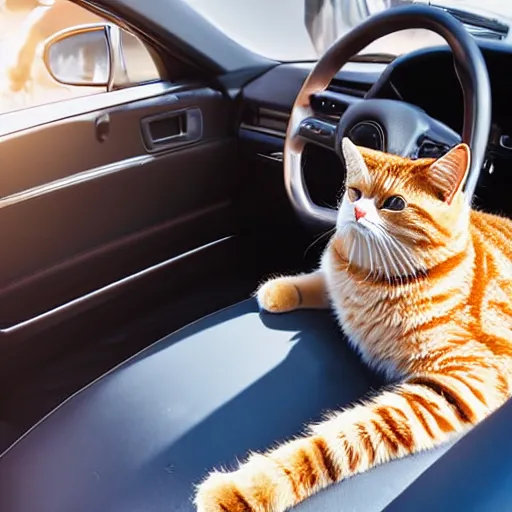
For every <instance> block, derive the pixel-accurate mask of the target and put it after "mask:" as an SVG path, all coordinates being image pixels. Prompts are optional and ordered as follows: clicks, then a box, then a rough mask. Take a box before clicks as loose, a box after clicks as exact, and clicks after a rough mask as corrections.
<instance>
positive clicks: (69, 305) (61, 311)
mask: <svg viewBox="0 0 512 512" xmlns="http://www.w3.org/2000/svg"><path fill="white" fill-rule="evenodd" d="M233 237H234V235H229V236H225V237H223V238H220V239H218V240H214V241H213V242H210V243H208V244H205V245H202V246H200V247H196V248H194V249H191V250H190V251H186V252H184V253H181V254H179V255H178V256H174V257H172V258H169V259H167V260H165V261H162V262H160V263H157V264H155V265H152V266H150V267H147V268H145V269H143V270H140V271H139V272H136V273H134V274H131V275H129V276H126V277H123V278H122V279H118V280H117V281H114V282H112V283H110V284H107V285H105V286H102V287H101V288H98V289H96V290H94V291H92V292H89V293H87V294H85V295H82V296H80V297H77V298H76V299H73V300H70V301H69V302H66V303H65V304H61V305H60V306H57V307H56V308H53V309H50V310H48V311H45V312H44V313H41V314H39V315H37V316H34V317H32V318H29V319H27V320H25V321H23V322H19V323H17V324H15V325H12V326H9V327H5V328H3V329H0V336H6V335H9V334H14V333H18V332H20V331H25V330H28V329H31V328H35V329H34V330H36V331H37V330H38V328H45V327H47V326H48V325H51V324H52V323H53V322H54V321H57V322H61V321H62V319H63V317H67V316H71V315H75V314H77V313H79V312H81V311H83V310H85V309H88V308H90V307H92V306H94V305H95V304H97V303H98V302H103V301H104V300H106V299H107V298H108V297H110V296H111V295H115V294H116V293H117V292H118V291H119V290H120V289H121V288H123V287H125V286H126V285H128V284H131V283H133V282H134V281H138V280H140V279H143V278H145V277H147V276H149V275H150V274H155V273H157V272H158V271H160V270H163V269H164V268H166V267H170V266H172V265H173V264H175V263H177V262H179V261H181V260H183V259H185V258H188V257H190V256H193V255H195V254H197V253H198V252H201V251H206V250H208V249H211V248H213V247H215V246H218V245H221V244H223V243H225V242H228V241H230V240H231V239H232V238H233Z"/></svg>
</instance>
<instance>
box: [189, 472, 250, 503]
mask: <svg viewBox="0 0 512 512" xmlns="http://www.w3.org/2000/svg"><path fill="white" fill-rule="evenodd" d="M194 503H195V505H196V509H197V512H245V511H251V510H253V507H252V506H251V504H250V503H249V502H248V501H247V498H246V497H245V496H244V495H243V493H242V491H241V490H240V489H238V487H237V486H236V483H235V478H234V473H211V474H210V475H209V476H208V478H207V479H206V480H205V481H204V482H203V483H202V484H201V485H200V486H199V487H198V489H197V493H196V496H195V499H194Z"/></svg>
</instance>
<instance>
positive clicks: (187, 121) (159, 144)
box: [140, 107, 203, 152]
mask: <svg viewBox="0 0 512 512" xmlns="http://www.w3.org/2000/svg"><path fill="white" fill-rule="evenodd" d="M140 124H141V132H142V138H143V140H144V145H145V146H146V149H147V151H149V152H155V151H163V150H167V149H172V148H176V147H179V146H182V145H185V144H186V145H188V144H191V143H194V142H197V141H198V140H200V139H201V137H202V134H203V117H202V114H201V110H200V109H198V108H195V107H193V108H188V109H185V110H175V111H172V112H165V113H162V114H157V115H154V116H148V117H145V118H143V119H142V120H141V123H140Z"/></svg>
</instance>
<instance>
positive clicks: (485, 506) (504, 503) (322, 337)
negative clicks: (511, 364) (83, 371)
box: [0, 300, 512, 512]
mask: <svg viewBox="0 0 512 512" xmlns="http://www.w3.org/2000/svg"><path fill="white" fill-rule="evenodd" d="M381 384H382V382H381V381H380V379H379V378H378V377H377V376H376V375H374V374H372V373H371V372H370V371H369V370H368V369H367V368H366V367H364V366H363V365H362V364H361V363H360V361H359V359H358V357H357V356H356V355H355V354H354V353H353V352H352V351H351V350H350V349H349V347H348V345H347V343H346V340H344V338H343V336H342V335H341V333H340V330H339V329H338V327H337V326H336V324H335V322H334V321H333V318H332V315H331V314H330V313H328V312H321V311H301V312H297V313H291V314H284V315H269V314H260V313H259V312H258V309H257V305H256V304H255V302H254V301H253V300H248V301H245V302H242V303H239V304H237V305H235V306H232V307H230V308H228V309H225V310H222V311H220V312H218V313H215V314H214V315H211V316H209V317H206V318H204V319H202V320H200V321H198V322H196V323H194V324H192V325H190V326H188V327H186V328H184V329H182V330H180V331H178V332H176V333H174V334H171V335H170V336H167V337H166V338H164V339H162V340H161V341H159V342H157V343H155V344H154V345H152V346H151V347H149V348H148V349H146V350H144V351H143V352H141V353H140V354H138V355H136V356H135V357H133V358H131V359H130V360H128V361H126V362H125V363H123V364H122V365H120V366H119V367H117V368H115V369H114V370H112V371H110V372H109V373H107V374H106V375H104V376H103V377H101V378H100V379H98V380H97V381H95V382H94V383H92V384H91V385H89V386H87V387H86V388H85V389H83V390H82V391H80V392H78V393H77V394H75V395H74V396H72V397H71V398H70V399H68V400H67V401H66V402H64V403H63V404H62V405H61V406H59V407H58V408H57V409H56V410H55V411H54V412H52V413H51V414H50V415H48V416H47V417H46V418H45V419H43V420H42V421H41V422H40V423H39V424H38V425H36V426H35V427H34V428H33V429H32V430H30V431H29V432H28V433H27V434H26V435H25V436H23V437H22V438H21V439H20V440H19V441H18V442H16V443H15V444H14V445H13V446H12V447H11V448H9V449H8V450H7V451H6V452H5V453H4V454H3V455H2V456H1V457H0V510H1V511H2V512H36V511H37V512H95V511H98V512H99V511H108V512H130V511H133V512H136V511H142V510H144V511H147V512H149V511H152V512H157V511H162V512H163V511H179V512H185V511H192V510H194V507H193V504H192V501H191V497H192V494H193V488H194V485H195V484H196V483H198V482H199V481H200V480H201V479H202V478H203V477H204V476H205V475H206V473H207V472H208V471H209V470H211V469H212V468H214V467H219V466H224V467H232V466H233V464H234V462H235V461H236V459H237V458H240V457H243V456H244V455H245V454H246V453H247V452H248V451H249V450H257V449H264V448H266V447H268V446H269V445H271V444H274V443H275V442H276V441H278V440H282V439H285V438H287V437H290V436H292V435H294V434H296V433H298V432H300V430H301V428H302V426H303V425H304V423H307V422H311V421H314V420H318V419H319V418H320V417H321V415H322V413H324V412H325V411H327V410H329V409H332V408H340V407H342V406H344V405H345V404H348V403H350V402H352V401H354V400H356V399H357V398H360V397H361V396H363V395H364V394H365V393H366V392H367V391H369V390H370V389H372V388H378V387H379V386H380V385H381ZM511 419H512V408H511V407H510V406H509V405H506V406H505V407H504V408H502V409H501V410H500V411H498V412H497V413H496V414H495V415H493V416H492V417H491V418H489V420H487V421H486V422H484V423H483V424H482V425H481V426H479V427H478V428H477V429H476V430H475V431H473V432H472V433H470V434H468V435H467V436H466V437H465V438H463V439H462V440H460V441H458V442H457V443H455V444H453V443H452V444H451V445H446V446H443V447H442V448H440V449H437V450H434V451H430V452H427V453H423V454H420V455H416V456H414V457H409V458H406V459H403V460H399V461H394V462H392V463H390V464H386V465H383V466H380V467H378V468H376V469H374V470H372V471H369V472H367V473H365V474H362V475H359V476H356V477H353V478H351V479H349V480H347V481H346V482H343V483H341V484H338V485H335V486H332V487H331V488H330V489H328V490H326V491H324V492H322V493H320V494H318V495H317V496H315V497H313V498H312V499H311V500H309V501H307V502H305V503H303V504H301V505H300V506H299V507H297V510H300V511H302V512H306V511H309V512H313V511H316V512H330V511H332V512H340V511H343V512H348V511H350V512H377V511H382V510H398V511H410V510H417V511H418V510H425V511H426V510H436V511H442V510H447V511H448V510H449V511H455V510H457V511H458V510H461V511H462V510H464V511H468V510H479V511H480V510H482V511H483V510H486V511H488V510H499V511H503V510H512V492H511V491H510V489H512V453H511V452H512V442H511V441H510V436H509V430H510V428H509V425H510V424H512V423H511V421H510V420H511ZM446 452H448V453H447V454H445V453H446ZM485 472H487V473H485ZM422 473H424V474H423V476H421V475H422ZM484 473H485V474H487V475H492V476H482V475H484Z"/></svg>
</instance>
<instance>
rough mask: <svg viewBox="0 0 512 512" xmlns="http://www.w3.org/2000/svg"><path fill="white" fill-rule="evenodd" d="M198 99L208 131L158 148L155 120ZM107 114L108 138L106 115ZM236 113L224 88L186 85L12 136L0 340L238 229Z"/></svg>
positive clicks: (0, 224)
mask: <svg viewBox="0 0 512 512" xmlns="http://www.w3.org/2000/svg"><path fill="white" fill-rule="evenodd" d="M142 87H145V86H142ZM108 94H110V93H108ZM108 94H105V95H100V96H103V97H106V96H108ZM89 99H90V100H91V103H92V104H94V99H95V97H90V98H89ZM75 101H76V100H72V102H75ZM102 101H104V98H102ZM72 102H71V101H70V102H69V103H72ZM46 107H47V106H45V108H46ZM191 108H193V109H195V110H196V111H197V110H198V111H200V114H201V124H202V130H201V136H200V139H198V140H197V139H196V140H195V141H193V142H190V141H187V140H184V141H183V144H179V143H176V144H174V145H173V147H172V148H165V149H162V150H161V151H159V150H158V148H156V150H152V151H150V150H149V149H148V148H147V147H146V144H145V142H144V140H143V136H142V132H141V122H142V120H143V119H145V118H148V117H152V116H158V115H161V114H168V113H173V112H177V111H183V110H185V111H186V110H187V109H191ZM31 110H37V108H36V109H31ZM28 113H29V111H28V110H27V111H26V112H24V113H23V115H27V114H28ZM105 115H108V124H109V126H108V130H107V137H106V140H105V141H104V142H101V141H100V140H99V139H98V138H97V130H96V128H95V121H96V120H97V119H98V118H100V119H103V120H105ZM230 119H231V105H230V102H229V100H227V99H226V98H225V97H224V96H223V95H221V93H219V92H217V91H214V90H212V89H209V88H206V87H197V86H196V87H192V86H191V87H189V88H187V87H183V86H180V87H179V88H176V89H174V90H170V92H168V93H166V94H158V95H156V96H152V97H149V98H139V99H137V100H136V101H130V102H128V103H125V104H120V105H115V106H111V107H108V108H102V109H100V110H96V111H93V112H88V113H84V114H82V115H79V116H72V117H69V118H67V119H64V120H59V121H54V122H51V123H47V124H41V125H40V126H38V127H37V128H34V129H30V130H25V131H21V132H17V133H14V134H11V135H8V136H7V137H5V138H4V139H3V140H2V142H1V143H0V155H1V156H0V161H4V162H9V165H8V169H9V172H6V173H4V178H5V179H3V180H2V181H1V182H0V195H1V198H0V213H1V214H0V236H1V237H2V239H3V240H4V241H6V242H7V243H4V244H2V246H1V248H0V258H1V259H2V261H3V264H2V265H1V266H0V311H1V312H2V313H1V315H0V340H1V339H2V338H8V337H12V336H17V337H19V336H22V337H23V336H28V335H33V334H34V332H37V330H39V329H44V328H45V327H46V326H48V325H50V324H54V323H55V322H58V321H59V319H60V320H63V319H64V318H66V317H67V316H69V315H70V314H71V313H73V314H76V312H78V311H81V310H82V309H83V308H84V306H87V305H89V304H91V305H93V304H95V303H98V302H101V300H104V298H105V297H110V296H111V294H112V290H113V288H112V286H113V285H116V284H117V285H120V284H123V285H124V284H125V283H126V280H127V279H128V281H130V279H131V278H134V279H133V282H135V281H139V280H140V279H142V278H144V276H145V275H146V274H145V271H147V270H151V272H157V271H158V270H159V268H160V267H159V265H162V264H164V263H165V262H168V263H169V262H170V263H172V261H173V259H176V258H179V257H180V255H183V254H187V253H189V252H191V251H192V252H193V251H194V249H196V248H199V247H203V248H204V250H205V253H204V254H206V253H208V248H209V247H210V246H211V244H215V243H216V242H219V241H222V240H224V239H226V240H227V239H229V237H230V236H232V235H234V234H235V233H236V225H237V224H236V221H235V215H234V205H233V202H232V198H233V186H234V183H235V181H236V174H235V171H236V167H235V162H236V159H235V155H236V141H235V139H234V137H233V136H232V134H231V132H230V124H229V123H230ZM178 142H179V140H178ZM30 148H33V150H32V151H31V150H30ZM215 250H217V251H218V248H217V249H215ZM197 258H198V256H197V254H196V255H195V256H194V259H195V260H197ZM226 261H227V260H226ZM170 263H169V264H170ZM153 267H154V268H153ZM181 267H183V265H181ZM189 271H190V272H191V273H193V269H192V268H191V269H190V270H189ZM181 272H182V276H181V277H184V275H183V269H182V270H181ZM114 288H115V286H114ZM103 295H104V296H103ZM79 303H80V304H79ZM49 319H51V322H49Z"/></svg>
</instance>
